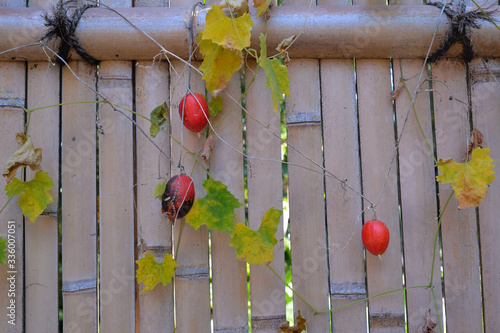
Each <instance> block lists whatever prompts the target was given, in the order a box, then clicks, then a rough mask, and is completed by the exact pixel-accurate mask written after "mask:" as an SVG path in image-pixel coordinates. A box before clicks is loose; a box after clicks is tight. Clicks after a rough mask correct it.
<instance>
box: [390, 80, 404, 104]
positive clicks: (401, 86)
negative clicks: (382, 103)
mask: <svg viewBox="0 0 500 333" xmlns="http://www.w3.org/2000/svg"><path fill="white" fill-rule="evenodd" d="M404 87H405V86H404V84H403V83H402V82H399V85H398V87H397V88H396V90H394V91H391V101H395V100H397V99H398V97H399V94H401V92H402V91H403V89H404Z"/></svg>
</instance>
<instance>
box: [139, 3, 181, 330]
mask: <svg viewBox="0 0 500 333" xmlns="http://www.w3.org/2000/svg"><path fill="white" fill-rule="evenodd" d="M135 6H136V7H154V6H166V7H167V6H168V1H154V0H144V1H136V2H135ZM136 65H137V66H136V70H135V87H136V88H135V93H136V105H135V106H136V111H137V112H138V113H140V114H142V115H144V116H146V117H148V118H149V117H150V113H151V111H152V110H153V109H154V108H155V107H157V106H158V105H160V104H161V103H163V102H167V104H168V102H169V84H170V82H169V79H170V77H169V72H168V64H167V63H159V64H152V60H151V61H140V62H137V63H136ZM137 124H138V125H139V126H141V127H142V128H143V129H144V130H145V131H146V133H149V131H148V128H149V126H150V122H149V121H147V120H145V119H142V118H141V117H137ZM168 129H169V128H167V130H168ZM153 140H154V141H155V142H156V143H157V144H158V145H159V146H160V147H161V148H162V151H163V152H164V153H165V154H167V155H170V139H169V137H168V136H167V135H166V134H165V133H163V132H160V133H158V134H157V136H156V138H155V139H153ZM136 163H137V166H136V168H137V170H136V172H137V179H136V186H137V198H136V210H137V251H138V254H137V256H138V258H139V259H140V258H143V257H144V256H145V254H146V253H152V254H153V255H154V256H155V259H156V261H157V262H162V260H163V258H164V257H165V254H167V253H170V254H171V253H172V225H171V224H170V222H169V221H168V219H166V218H165V217H164V216H163V215H162V214H161V202H160V200H154V199H153V192H154V187H155V185H156V184H157V183H159V182H160V181H162V180H167V179H168V178H169V176H170V161H169V160H168V159H167V158H165V157H164V156H162V155H161V154H160V152H159V151H158V149H157V148H156V147H154V145H153V144H152V143H151V142H149V140H148V139H147V138H146V137H144V135H143V134H142V133H140V131H139V130H136ZM159 177H163V178H164V179H159ZM172 286H173V283H170V284H168V285H167V286H165V287H163V285H160V286H159V287H157V288H155V289H154V291H151V292H146V293H145V294H142V295H139V296H138V299H139V300H138V308H137V309H136V312H137V318H138V321H139V322H138V327H139V332H143V333H148V332H151V333H156V332H173V331H174V300H173V288H172Z"/></svg>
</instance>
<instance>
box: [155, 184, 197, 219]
mask: <svg viewBox="0 0 500 333" xmlns="http://www.w3.org/2000/svg"><path fill="white" fill-rule="evenodd" d="M193 203H194V184H193V180H192V179H191V177H189V176H187V175H184V174H180V175H177V176H173V177H172V178H170V180H169V181H168V182H167V186H166V188H165V192H163V195H162V197H161V211H162V213H164V214H167V216H168V217H169V218H170V219H171V220H175V219H180V218H183V217H184V216H186V214H187V213H189V211H190V210H191V207H193Z"/></svg>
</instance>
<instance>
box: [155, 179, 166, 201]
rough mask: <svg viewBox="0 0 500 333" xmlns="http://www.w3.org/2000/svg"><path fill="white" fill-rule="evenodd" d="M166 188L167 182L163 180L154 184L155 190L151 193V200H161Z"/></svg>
mask: <svg viewBox="0 0 500 333" xmlns="http://www.w3.org/2000/svg"><path fill="white" fill-rule="evenodd" d="M166 187H167V181H166V180H164V181H163V182H161V183H158V184H156V186H155V190H154V192H153V198H155V199H161V196H162V195H163V193H164V192H165V188H166Z"/></svg>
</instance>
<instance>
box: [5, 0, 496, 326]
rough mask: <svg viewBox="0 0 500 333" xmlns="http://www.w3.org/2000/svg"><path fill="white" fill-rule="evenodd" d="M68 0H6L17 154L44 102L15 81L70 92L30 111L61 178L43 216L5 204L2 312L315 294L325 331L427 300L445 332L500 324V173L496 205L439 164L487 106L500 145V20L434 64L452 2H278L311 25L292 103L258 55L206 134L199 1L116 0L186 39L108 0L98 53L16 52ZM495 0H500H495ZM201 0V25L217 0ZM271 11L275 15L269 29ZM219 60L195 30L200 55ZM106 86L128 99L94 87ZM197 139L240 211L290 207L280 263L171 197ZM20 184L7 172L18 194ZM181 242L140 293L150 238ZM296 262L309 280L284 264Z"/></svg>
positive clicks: (144, 317) (209, 321) (251, 306)
mask: <svg viewBox="0 0 500 333" xmlns="http://www.w3.org/2000/svg"><path fill="white" fill-rule="evenodd" d="M56 3H57V1H56V0H51V1H43V0H31V1H14V0H0V33H1V35H2V38H0V89H2V90H3V91H5V92H6V93H8V94H9V96H11V97H12V98H13V99H11V98H9V97H8V96H7V95H5V94H2V95H1V96H0V126H1V127H0V142H1V143H2V146H1V148H0V161H6V160H7V159H8V157H9V156H10V155H11V154H12V153H13V152H14V151H15V150H16V149H17V147H16V142H15V140H14V138H15V133H19V132H23V129H24V128H25V125H26V122H27V118H26V115H25V112H24V111H23V109H22V108H21V107H20V106H19V105H18V104H17V103H16V102H18V103H19V104H21V105H23V106H24V107H26V108H28V109H33V108H38V107H45V106H51V105H52V107H50V108H44V109H41V110H38V111H35V112H33V113H32V115H31V118H30V119H29V123H30V127H29V133H30V136H31V137H32V140H33V142H34V143H35V146H36V147H40V148H42V149H43V162H42V168H43V170H44V171H47V172H48V173H49V176H50V177H51V178H52V179H53V181H54V184H55V186H54V187H53V189H52V193H51V194H52V196H53V198H54V203H53V204H51V205H49V206H48V207H47V209H46V210H45V211H44V212H43V214H42V215H40V216H39V217H38V218H37V220H36V222H35V223H31V222H30V221H29V219H28V218H27V217H24V216H23V214H22V212H21V210H20V208H19V205H18V204H17V203H16V201H17V200H12V201H11V202H10V203H8V204H7V205H6V207H5V209H4V210H3V211H2V213H1V214H0V217H1V221H0V222H1V223H0V236H1V237H3V238H7V235H8V233H9V232H11V229H10V228H13V230H15V236H16V241H15V251H16V264H15V269H9V268H8V267H7V265H1V266H0V281H3V282H0V309H3V310H2V313H0V318H1V319H0V331H1V332H9V333H10V332H16V333H17V332H27V333H31V332H42V333H44V332H47V333H53V332H71V333H73V332H75V333H77V332H81V333H88V332H120V333H121V332H131V333H132V332H141V333H147V332H154V333H158V332H174V330H175V332H178V333H184V332H185V333H192V332H220V333H222V332H224V333H226V332H236V333H241V332H249V331H250V330H251V332H254V333H257V332H258V333H261V332H262V333H268V332H276V331H277V329H278V328H279V326H280V325H281V324H282V323H283V322H285V321H286V320H295V318H296V316H297V315H298V313H299V311H300V314H301V315H302V316H303V317H304V318H306V319H307V323H306V325H307V328H308V332H310V333H323V332H325V333H326V332H374V333H386V332H391V333H392V332H424V331H420V330H421V329H423V327H424V326H425V319H426V316H427V315H428V313H429V315H430V317H432V318H434V319H435V320H437V321H438V322H439V325H438V326H437V327H436V328H434V330H435V332H438V331H439V329H440V328H441V329H444V328H446V331H447V332H453V333H455V332H486V333H494V332H497V331H498V327H500V310H499V309H500V301H499V300H500V283H499V282H500V261H499V260H498V259H497V258H496V253H498V252H499V251H500V242H498V238H499V237H500V225H499V224H498V221H497V219H498V215H499V214H498V207H499V206H500V188H499V180H498V179H496V180H494V181H493V183H492V184H491V185H490V186H489V188H488V194H487V196H486V197H485V199H484V201H483V202H482V203H481V204H480V205H479V207H478V208H467V209H463V210H459V209H458V208H457V207H458V204H457V201H456V200H455V199H454V198H452V199H451V200H449V202H448V198H449V196H450V195H451V193H452V189H451V186H450V185H443V184H440V183H439V184H438V183H436V179H435V177H436V174H437V168H436V162H437V160H439V159H447V158H453V159H454V160H455V161H457V162H462V161H463V160H464V156H465V153H466V152H467V147H468V144H469V141H468V140H469V137H470V135H471V132H472V129H474V128H475V129H478V130H479V131H481V133H482V134H483V135H484V142H485V144H486V146H487V147H488V148H491V151H490V155H491V156H492V157H493V158H494V159H498V158H499V157H500V136H499V129H500V108H499V105H500V97H499V96H500V94H499V90H500V84H499V83H498V79H499V78H500V60H499V58H498V57H500V38H499V37H500V31H498V30H497V29H496V28H495V27H494V26H493V25H491V24H488V23H485V22H483V23H481V29H472V31H471V39H472V41H473V45H474V50H475V53H476V57H475V58H474V59H473V60H472V62H470V63H468V64H466V63H465V62H464V61H463V60H461V59H460V57H459V55H460V54H461V46H459V45H455V46H454V47H452V48H451V50H450V52H448V53H447V55H446V57H445V58H443V59H441V60H439V61H437V62H436V63H433V64H431V65H428V66H427V65H424V58H425V56H426V54H427V52H428V51H429V47H430V43H431V39H432V37H433V35H434V33H435V32H436V34H435V37H436V38H435V41H434V43H433V44H432V45H431V47H430V52H432V51H434V50H436V48H437V47H438V45H439V43H440V41H441V40H442V38H444V36H445V35H446V32H447V31H448V29H449V28H450V23H449V19H447V18H446V17H445V16H443V17H441V18H439V17H440V10H439V9H438V8H435V7H430V6H425V5H423V4H422V3H421V2H419V1H415V0H400V1H397V3H395V4H392V3H391V4H390V5H387V4H386V2H385V1H380V0H359V1H354V4H353V5H351V2H350V1H347V0H318V1H315V2H314V1H313V3H312V5H311V6H310V7H308V5H309V2H307V3H306V2H304V1H298V0H283V4H282V5H281V6H276V7H274V8H273V12H272V15H271V19H270V21H269V23H268V40H267V44H268V49H270V50H271V49H273V48H274V45H277V44H278V43H279V42H280V41H281V40H282V39H283V38H285V37H289V36H290V35H293V34H298V33H299V32H301V35H300V36H299V38H298V39H297V42H296V43H295V44H294V46H293V47H292V48H291V49H290V53H289V56H290V57H291V61H290V62H289V63H288V71H289V77H290V96H289V97H287V98H286V99H285V100H284V103H283V105H282V107H283V108H284V109H283V110H284V111H283V114H281V113H280V111H279V110H278V112H274V110H273V104H272V99H271V94H270V92H269V89H268V88H267V87H266V84H265V75H264V72H263V71H262V69H259V67H258V66H257V63H256V62H255V61H254V60H249V61H248V62H247V64H246V66H245V68H244V73H243V72H242V73H241V74H244V75H239V74H235V75H234V76H233V78H232V80H231V81H230V83H229V85H228V86H227V87H226V88H225V89H224V92H223V93H222V94H221V96H222V97H223V111H222V112H221V113H219V114H218V115H217V116H216V117H214V118H212V119H211V125H212V127H213V129H211V128H207V129H205V130H203V131H202V132H201V133H200V134H194V133H191V132H190V131H188V130H186V129H185V128H184V129H183V127H182V123H181V120H180V118H179V116H178V112H177V110H178V106H179V103H180V100H181V98H182V97H183V96H184V94H185V92H186V88H187V86H188V85H190V86H191V89H192V90H194V91H197V92H202V93H203V92H204V91H205V87H204V81H203V80H202V78H201V76H200V75H199V74H198V73H197V72H196V71H193V72H192V73H191V77H190V74H189V70H188V69H187V67H186V65H185V62H184V61H183V60H181V59H187V57H188V50H189V47H188V46H189V43H190V42H191V36H190V31H189V29H187V25H188V24H189V20H190V19H191V10H192V6H193V5H194V4H195V3H196V1H194V0H190V1H185V0H171V1H167V0H135V1H133V0H106V1H103V0H101V3H102V4H104V5H108V6H110V7H112V8H116V9H117V11H119V12H120V13H122V14H123V15H124V16H125V17H126V18H128V19H129V20H130V22H132V23H133V24H135V25H136V26H137V28H139V29H140V30H142V31H143V32H147V33H148V34H149V35H150V36H151V37H152V38H154V39H155V40H157V41H158V42H159V43H160V44H161V45H162V46H163V47H165V48H166V49H168V50H169V51H171V52H173V53H175V54H177V55H178V56H179V57H180V58H179V59H174V58H173V57H169V61H168V62H167V61H166V60H165V57H163V56H162V57H155V56H157V55H158V54H159V53H160V49H159V47H158V46H157V45H156V44H154V43H153V42H152V41H151V40H150V39H148V38H147V37H146V36H145V35H144V34H143V33H141V32H140V31H139V30H138V29H136V28H134V27H133V26H132V25H131V23H130V22H127V21H125V20H124V19H123V17H120V16H118V15H117V14H116V13H113V12H112V11H109V10H107V9H104V8H92V9H89V10H88V11H87V12H86V13H85V14H84V16H83V17H82V20H81V22H80V24H79V26H78V29H77V33H78V36H79V38H80V41H81V43H82V45H83V47H84V48H85V49H86V50H87V51H88V53H89V54H91V55H92V56H94V57H96V58H97V59H99V60H101V62H100V64H99V65H98V66H92V65H89V64H87V63H85V62H84V61H82V60H81V59H80V58H79V57H78V56H77V55H76V54H73V53H72V54H71V57H72V60H71V61H69V63H68V66H60V65H59V64H56V63H54V62H53V60H54V59H49V57H48V51H47V50H45V51H44V50H43V49H42V48H41V47H40V46H39V45H35V46H31V47H29V48H19V49H16V50H12V51H9V52H5V53H1V52H2V51H5V50H9V49H12V48H16V47H18V46H22V45H27V44H31V43H36V42H37V40H38V39H39V38H40V37H41V36H42V35H43V34H44V32H45V27H44V25H43V19H42V18H41V15H42V14H43V13H44V12H47V11H50V10H51V9H50V8H51V6H53V5H55V4H56ZM218 3H219V1H215V0H214V1H207V5H211V4H218ZM471 5H472V4H471ZM481 5H482V6H483V5H484V6H487V5H492V6H493V7H492V8H496V9H497V8H498V6H497V5H498V3H497V2H494V1H491V0H488V2H487V3H481ZM200 8H201V10H200V11H199V12H198V13H197V15H196V16H195V17H194V19H193V33H194V37H195V38H196V35H197V32H198V31H200V30H203V29H204V17H205V15H206V12H207V10H205V9H204V8H206V7H203V6H201V7H200ZM470 8H471V7H470ZM499 15H500V14H499V13H498V12H497V13H495V14H494V15H493V16H494V17H495V18H500V16H499ZM438 21H440V24H439V25H437V23H438ZM264 29H265V22H264V20H263V19H257V20H256V25H255V26H254V29H253V30H252V36H253V37H252V47H256V48H258V47H257V45H258V39H257V38H256V36H258V34H259V32H263V31H264ZM193 43H194V42H193ZM193 46H195V45H193ZM271 46H273V47H271ZM201 60H202V59H201V55H200V54H199V53H198V52H197V51H196V52H195V56H194V59H192V64H193V65H194V66H195V67H199V65H200V63H201V62H200V61H201ZM402 78H403V79H404V80H402ZM403 81H404V85H403ZM89 87H90V88H91V89H89ZM96 92H97V93H96ZM415 93H416V98H415V99H413V97H414V96H413V95H414V94H415ZM103 97H105V98H106V99H108V100H109V101H111V102H112V103H114V104H115V105H120V108H119V110H118V111H117V109H116V107H115V108H112V107H111V106H110V105H107V104H105V103H93V101H94V102H95V101H97V100H102V98H103ZM240 101H242V102H241V103H240ZM74 102H87V103H74ZM88 102H90V103H88ZM163 102H167V104H169V105H170V106H171V107H170V111H171V115H170V117H169V124H168V127H167V128H166V130H167V132H168V135H167V133H164V132H160V133H159V134H158V136H157V137H156V138H154V139H150V138H147V137H146V136H144V135H143V133H142V130H143V129H144V130H146V133H147V130H148V128H149V124H150V123H149V121H148V120H146V119H143V118H142V117H141V116H145V117H149V114H150V112H151V110H153V108H155V107H156V106H158V105H160V104H162V103H163ZM120 110H121V111H120ZM127 110H133V113H131V112H128V111H127ZM134 113H136V114H134ZM134 124H137V126H135V125H134ZM214 130H215V131H216V133H217V135H215V134H212V133H213V131H214ZM207 134H212V137H213V138H214V149H213V152H212V154H211V158H210V162H209V165H207V166H205V165H203V164H202V162H201V158H199V157H198V158H196V159H195V158H194V157H193V156H194V155H196V154H198V153H199V152H200V151H201V149H202V148H203V146H204V144H205V141H206V139H207ZM423 134H424V135H423ZM282 135H283V136H285V135H286V139H284V140H282ZM424 136H425V138H426V139H424ZM426 140H427V141H426ZM151 141H153V142H154V144H153V143H152V142H151ZM180 143H182V147H181V145H180ZM155 145H156V146H155ZM158 147H160V148H161V150H162V154H160V152H159V150H158ZM179 159H180V161H181V162H182V165H183V166H184V168H185V170H186V172H187V173H188V174H190V175H191V177H192V178H193V181H194V186H195V189H196V197H197V198H200V197H202V196H204V195H205V189H204V188H203V186H202V183H203V181H204V180H206V179H207V177H208V176H207V172H206V169H205V168H208V169H209V171H210V177H211V178H214V179H215V180H221V181H222V182H223V183H224V184H226V185H227V186H228V190H229V191H231V193H232V194H233V195H234V196H235V197H236V198H237V199H238V200H239V201H240V202H241V203H243V204H244V205H243V206H242V207H240V208H238V209H236V211H235V214H236V220H237V221H239V222H243V223H245V222H246V224H247V225H248V226H249V227H250V228H252V229H254V230H256V229H258V228H259V226H260V223H261V219H262V217H263V215H264V213H265V212H266V211H267V210H268V209H269V208H270V207H274V208H277V209H284V212H285V214H284V215H283V216H282V218H281V221H280V224H279V226H278V231H277V233H276V235H275V236H276V238H277V239H278V243H277V245H276V246H275V248H274V261H273V262H272V263H271V264H270V267H271V268H272V270H271V269H269V268H268V267H266V266H253V265H248V264H247V263H246V262H245V261H243V260H240V259H237V258H236V254H235V250H234V248H233V247H230V246H229V241H230V238H229V237H228V235H227V234H225V233H222V232H219V231H215V230H208V229H207V228H206V227H205V226H202V227H200V228H199V229H198V230H194V229H193V228H192V227H191V226H189V225H186V224H182V223H181V222H180V221H177V222H176V223H175V224H174V225H172V224H171V223H170V222H169V221H168V220H167V218H166V217H165V216H163V214H162V213H161V211H160V203H159V201H158V200H155V199H153V196H152V195H153V191H154V188H155V185H156V184H157V183H158V182H159V181H160V180H161V179H169V178H170V177H171V176H173V175H175V174H178V173H179V169H178V165H177V163H178V161H179ZM2 163H3V162H2ZM497 163H498V162H497ZM33 175H34V173H33V172H31V171H29V172H27V174H26V178H27V179H31V177H32V176H33ZM332 175H334V176H335V177H332ZM497 178H498V177H497ZM7 200H8V199H7V197H6V195H5V194H4V192H3V191H2V192H1V193H0V205H1V206H3V205H4V203H6V202H7ZM284 201H285V203H284ZM373 208H375V210H374V209H373ZM375 211H376V218H379V219H381V220H383V221H384V222H385V223H386V224H387V226H388V228H389V230H390V233H391V242H390V245H389V248H388V250H387V252H386V253H384V255H383V256H382V260H380V259H379V258H378V257H376V256H373V255H371V254H369V253H368V252H366V251H365V250H364V247H363V244H362V241H361V237H360V233H361V228H362V225H363V223H364V222H365V221H368V220H371V219H373V218H374V217H375ZM495 212H497V213H495ZM439 221H440V222H441V224H440V229H439V234H438V235H437V236H438V237H437V236H436V230H438V223H439ZM11 226H13V227H11ZM180 234H182V241H181V242H180V243H179V244H178V239H179V236H180ZM436 240H437V248H436V249H437V250H436V251H435V248H434V244H435V241H436ZM288 250H290V253H291V258H288V257H287V253H288V252H287V251H288ZM167 253H168V254H175V255H176V261H177V267H176V271H175V278H174V280H173V283H170V284H168V285H167V286H165V287H163V286H161V284H160V285H159V286H156V287H155V288H154V289H153V290H152V291H149V292H146V293H142V294H140V292H141V291H142V290H143V288H144V286H143V285H142V284H137V281H136V279H135V271H136V269H137V265H136V260H138V259H141V258H143V257H145V255H146V254H153V255H154V257H155V259H156V260H157V261H161V260H162V259H163V257H164V256H165V254H167ZM290 263H291V266H289V265H288V264H290ZM431 268H432V271H431ZM273 271H274V273H273ZM12 274H14V275H15V294H16V295H15V301H16V303H15V304H16V307H15V321H14V322H12V321H11V319H12V318H11V317H9V316H8V314H9V309H8V306H9V305H10V304H11V300H12V299H13V298H12V297H11V296H9V289H12V286H11V284H10V283H8V282H7V281H9V280H8V278H9V277H10V276H12ZM431 274H432V276H433V287H432V288H428V287H429V279H430V277H431ZM276 275H277V276H276ZM290 275H291V279H290V281H289V282H290V286H292V287H293V289H294V291H295V294H292V293H291V292H290V290H289V289H287V287H286V286H285V284H284V283H283V282H282V281H281V280H280V278H281V279H283V280H286V279H288V277H289V276H290ZM278 277H279V278H278ZM412 287H416V288H412ZM387 291H393V292H390V293H386V292H387ZM287 293H288V295H292V296H293V297H292V298H293V302H289V303H288V304H287V301H286V300H287V297H286V295H287ZM381 293H382V294H384V295H379V294H381ZM313 308H314V309H313ZM13 323H14V324H13Z"/></svg>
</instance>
